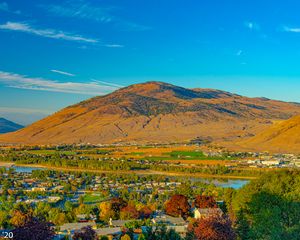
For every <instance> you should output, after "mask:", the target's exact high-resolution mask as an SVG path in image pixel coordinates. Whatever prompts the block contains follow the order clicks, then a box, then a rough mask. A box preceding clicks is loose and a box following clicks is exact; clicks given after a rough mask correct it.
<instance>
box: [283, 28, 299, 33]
mask: <svg viewBox="0 0 300 240" xmlns="http://www.w3.org/2000/svg"><path fill="white" fill-rule="evenodd" d="M282 30H283V31H284V32H293V33H300V28H292V27H287V26H283V27H282Z"/></svg>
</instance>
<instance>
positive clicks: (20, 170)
mask: <svg viewBox="0 0 300 240" xmlns="http://www.w3.org/2000/svg"><path fill="white" fill-rule="evenodd" d="M12 168H13V169H14V170H15V171H16V172H17V173H32V171H33V170H41V169H42V168H38V167H20V166H13V167H12Z"/></svg>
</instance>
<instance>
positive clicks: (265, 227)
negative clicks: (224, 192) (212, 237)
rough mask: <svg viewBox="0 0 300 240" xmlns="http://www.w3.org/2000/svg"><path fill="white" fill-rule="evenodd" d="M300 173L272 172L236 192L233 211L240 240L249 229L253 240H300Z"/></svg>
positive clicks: (292, 171) (291, 171)
mask: <svg viewBox="0 0 300 240" xmlns="http://www.w3.org/2000/svg"><path fill="white" fill-rule="evenodd" d="M299 173H300V171H299V170H280V171H276V172H271V173H268V174H265V175H263V176H262V177H261V178H259V179H258V180H256V181H252V182H250V184H247V185H245V186H244V187H243V188H241V189H240V190H239V191H237V193H236V194H235V196H234V198H233V200H232V209H233V211H234V213H235V215H236V216H237V217H236V218H237V220H236V225H237V231H238V234H239V237H240V238H242V237H244V233H245V231H246V230H243V229H244V228H249V230H247V231H248V233H249V234H247V235H248V237H249V238H250V239H272V240H281V239H300V237H299V232H300V214H299V212H300V174H299ZM247 223H248V226H247Z"/></svg>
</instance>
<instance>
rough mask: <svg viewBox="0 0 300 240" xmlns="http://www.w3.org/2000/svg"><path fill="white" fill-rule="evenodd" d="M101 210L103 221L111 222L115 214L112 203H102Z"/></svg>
mask: <svg viewBox="0 0 300 240" xmlns="http://www.w3.org/2000/svg"><path fill="white" fill-rule="evenodd" d="M99 209H100V219H102V220H106V221H107V220H109V219H110V218H112V217H113V216H114V212H113V210H112V209H111V203H110V202H101V203H100V205H99Z"/></svg>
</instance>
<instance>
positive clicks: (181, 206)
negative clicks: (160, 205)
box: [165, 194, 191, 218]
mask: <svg viewBox="0 0 300 240" xmlns="http://www.w3.org/2000/svg"><path fill="white" fill-rule="evenodd" d="M190 208H191V207H190V205H189V202H188V199H187V197H186V196H184V195H181V194H176V195H173V196H172V197H171V198H170V199H169V200H168V201H167V202H166V203H165V210H166V213H167V214H169V215H171V216H174V217H179V216H181V217H183V218H187V217H188V215H189V211H190Z"/></svg>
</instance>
